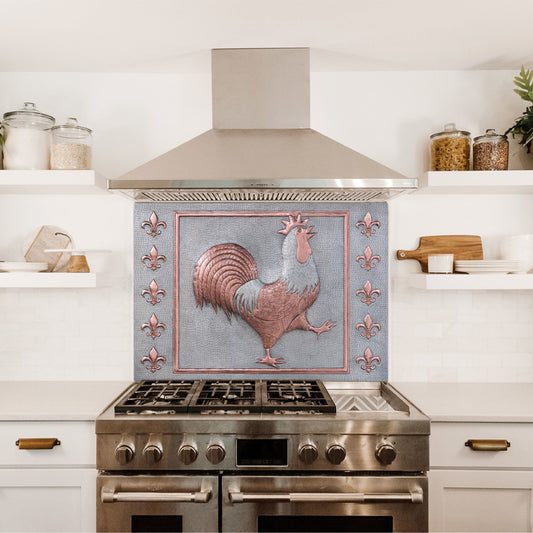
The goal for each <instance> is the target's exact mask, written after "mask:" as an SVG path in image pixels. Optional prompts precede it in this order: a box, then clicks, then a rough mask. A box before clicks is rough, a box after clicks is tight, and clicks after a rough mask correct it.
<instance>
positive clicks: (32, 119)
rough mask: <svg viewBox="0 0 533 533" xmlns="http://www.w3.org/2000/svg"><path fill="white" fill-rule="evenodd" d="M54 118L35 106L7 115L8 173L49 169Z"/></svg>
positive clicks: (5, 135) (5, 129) (6, 158)
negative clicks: (51, 130) (51, 131)
mask: <svg viewBox="0 0 533 533" xmlns="http://www.w3.org/2000/svg"><path fill="white" fill-rule="evenodd" d="M54 124H55V118H54V117H52V116H50V115H45V114H44V113H41V112H40V111H37V108H36V107H35V104H34V103H32V102H24V107H22V108H21V109H18V110H17V111H10V112H9V113H5V114H4V120H3V122H2V131H3V135H4V148H3V152H4V168H5V169H6V170H48V169H49V168H50V128H51V127H52V126H53V125H54Z"/></svg>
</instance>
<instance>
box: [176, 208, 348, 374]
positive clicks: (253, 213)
mask: <svg viewBox="0 0 533 533" xmlns="http://www.w3.org/2000/svg"><path fill="white" fill-rule="evenodd" d="M296 214H300V215H301V216H302V217H313V216H321V217H343V218H344V313H343V319H344V332H343V333H344V351H343V361H344V365H343V366H342V367H337V368H327V367H324V368H290V369H279V368H278V369H272V370H269V369H265V368H257V369H256V368H236V369H228V368H187V369H182V368H180V367H179V290H178V287H179V254H180V247H179V244H180V243H179V229H180V218H182V217H214V216H218V217H238V216H242V217H252V216H253V217H257V216H264V217H278V218H281V217H288V216H289V215H293V216H295V215H296ZM349 252H350V212H349V211H294V210H293V211H275V212H274V211H188V212H186V213H183V212H179V211H175V212H174V340H173V346H174V350H173V352H174V353H173V370H172V371H173V373H175V374H198V373H211V374H215V373H218V374H317V373H320V374H347V373H349V371H350V365H349V353H350V349H349V348H350V336H349V317H350V313H349V307H350V300H349V295H350V253H349Z"/></svg>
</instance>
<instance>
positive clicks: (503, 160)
mask: <svg viewBox="0 0 533 533" xmlns="http://www.w3.org/2000/svg"><path fill="white" fill-rule="evenodd" d="M472 152H473V159H474V170H507V168H508V165H509V141H508V140H507V137H506V136H505V135H499V134H498V133H496V131H495V130H492V129H489V130H487V131H486V133H485V135H481V136H479V137H475V138H474V144H473V148H472Z"/></svg>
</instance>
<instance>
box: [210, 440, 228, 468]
mask: <svg viewBox="0 0 533 533" xmlns="http://www.w3.org/2000/svg"><path fill="white" fill-rule="evenodd" d="M205 455H206V457H207V460H208V461H209V462H210V463H212V464H214V465H217V464H218V463H220V462H222V461H223V460H224V457H226V450H225V449H224V446H222V444H210V445H209V446H208V447H207V451H206V452H205Z"/></svg>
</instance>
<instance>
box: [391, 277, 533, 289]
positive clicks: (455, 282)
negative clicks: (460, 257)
mask: <svg viewBox="0 0 533 533" xmlns="http://www.w3.org/2000/svg"><path fill="white" fill-rule="evenodd" d="M394 282H395V283H398V284H401V285H403V286H405V285H407V286H408V287H411V288H412V289H425V290H438V291H459V290H469V291H489V290H491V291H503V290H521V291H523V290H532V289H533V274H423V273H420V274H411V275H410V276H406V277H405V278H397V279H396V280H394Z"/></svg>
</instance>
